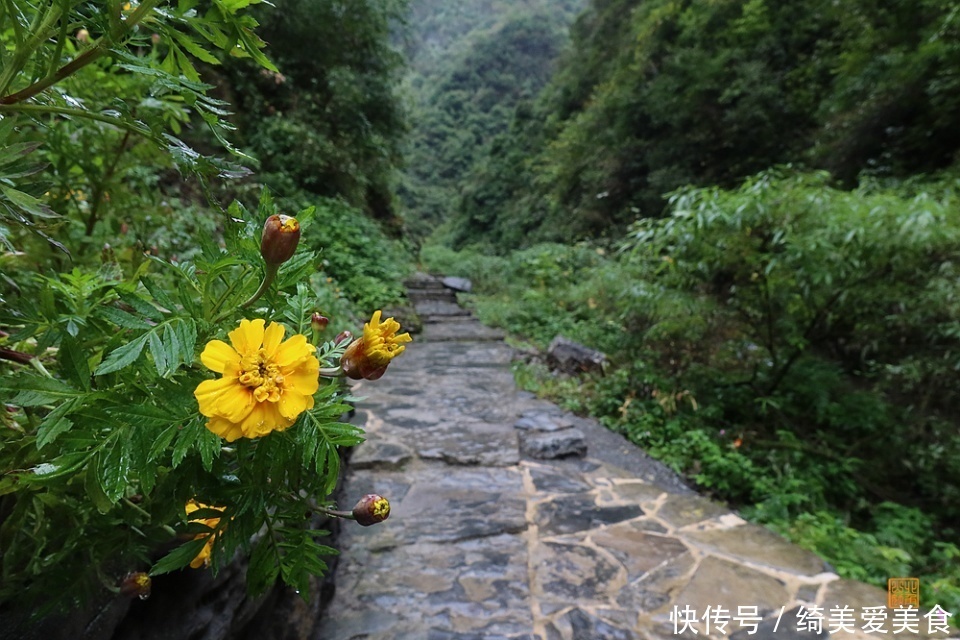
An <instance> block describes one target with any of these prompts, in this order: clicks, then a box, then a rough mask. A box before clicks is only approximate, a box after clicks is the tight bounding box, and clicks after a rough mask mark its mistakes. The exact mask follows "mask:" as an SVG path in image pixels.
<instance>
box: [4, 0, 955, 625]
mask: <svg viewBox="0 0 960 640" xmlns="http://www.w3.org/2000/svg"><path fill="white" fill-rule="evenodd" d="M958 114H960V9H958V8H957V6H956V3H955V2H948V1H947V0H918V1H916V2H910V3H908V2H893V3H891V2H878V1H876V0H839V1H838V0H803V1H800V0H791V1H786V2H776V1H774V0H736V1H734V0H524V1H522V2H510V1H508V0H470V1H464V2H444V1H443V0H274V2H273V3H265V2H257V1H256V0H254V1H250V0H202V1H200V0H181V1H179V2H171V1H170V0H142V1H141V2H131V3H126V2H120V1H119V0H91V1H89V2H73V1H67V2H62V1H60V0H39V1H30V2H28V1H26V0H5V1H4V2H0V402H2V404H3V408H2V409H3V410H2V411H0V544H2V557H0V576H2V580H0V619H4V620H6V619H9V616H13V618H14V619H16V618H18V617H19V615H20V614H19V613H18V612H20V611H22V609H21V604H22V603H23V602H25V601H26V602H33V603H36V602H43V604H44V607H36V608H35V609H30V610H31V611H34V612H35V613H37V614H38V615H39V614H41V613H44V612H46V611H49V610H52V609H53V608H55V607H65V606H73V605H76V604H78V603H80V602H81V600H82V599H83V598H84V597H94V598H102V597H110V594H116V593H118V592H120V591H121V590H122V589H127V590H129V589H130V588H134V589H135V588H137V585H139V584H142V580H145V579H146V577H147V573H150V574H151V575H160V574H163V573H167V572H171V571H174V570H178V569H179V568H182V567H186V566H188V565H189V566H195V567H202V566H208V565H209V566H212V567H213V568H214V569H217V568H219V567H222V566H224V565H225V564H226V563H227V562H228V561H229V560H230V558H232V557H234V555H235V554H236V553H240V554H242V555H247V556H249V557H250V558H251V564H250V567H251V569H250V572H249V576H248V579H249V588H250V592H251V593H260V592H263V591H265V590H266V589H268V588H270V587H271V585H273V584H274V582H276V581H277V579H278V578H279V579H281V580H282V581H283V582H285V583H286V584H288V585H291V586H292V587H293V588H295V589H297V590H298V591H301V592H302V593H304V594H306V593H307V591H309V589H310V588H311V586H314V587H315V586H316V583H315V581H313V580H314V576H316V575H318V574H320V573H322V572H323V571H324V570H325V569H326V565H325V563H324V560H323V557H324V556H326V555H328V554H329V553H331V552H332V550H331V549H329V548H328V547H326V546H325V544H324V542H323V540H322V539H320V538H319V535H318V534H317V533H316V532H315V531H313V530H312V529H311V520H310V519H311V518H312V517H313V516H314V515H316V514H318V513H321V514H327V515H329V513H330V512H329V507H330V506H331V505H330V502H329V496H330V495H331V492H332V491H333V489H334V487H335V486H336V483H337V478H338V472H339V460H340V458H339V456H338V448H339V447H346V446H350V445H353V444H356V443H358V442H360V440H361V438H362V434H360V433H358V430H357V429H356V428H354V427H352V426H351V425H348V424H344V423H341V422H340V416H341V415H342V414H343V413H344V412H345V411H346V410H347V409H348V408H349V407H348V405H347V403H348V402H349V400H350V398H349V395H348V394H347V392H346V391H345V387H344V386H343V384H342V383H343V376H344V375H347V373H348V372H357V371H360V372H366V375H367V376H368V377H370V378H372V377H374V376H376V377H379V376H380V375H384V373H385V371H386V366H387V364H388V363H389V359H390V357H393V356H392V354H397V355H398V354H399V353H402V348H401V347H402V345H403V343H404V342H405V341H406V340H407V339H408V338H409V336H407V335H405V334H404V333H402V332H401V331H403V330H402V329H400V328H399V327H397V326H395V325H396V323H394V322H393V321H384V320H382V317H381V316H382V315H383V316H386V315H388V314H381V310H382V309H385V308H386V309H389V308H391V307H394V306H395V305H402V303H403V279H404V277H405V276H406V275H407V274H408V273H409V272H410V271H412V270H413V269H414V268H415V266H419V267H420V268H424V269H429V270H432V271H435V272H437V273H443V274H446V275H462V276H467V277H469V278H471V280H472V281H473V283H474V285H475V288H474V290H475V294H474V295H471V296H464V297H463V301H464V302H465V303H467V304H470V305H472V306H473V307H475V309H476V311H477V313H478V315H479V316H480V317H481V319H482V320H484V321H485V322H488V323H491V324H495V325H498V326H501V327H503V328H505V329H507V330H508V333H509V335H510V340H511V341H512V343H513V344H514V345H515V346H517V347H518V348H519V349H521V350H522V351H524V352H527V353H528V354H536V353H537V352H539V351H542V350H543V349H544V348H545V347H546V345H547V344H548V343H549V342H550V340H551V339H552V338H553V337H554V336H556V335H564V336H566V337H568V338H571V339H574V340H577V341H579V342H582V343H584V344H586V345H588V346H590V347H593V348H596V349H599V350H602V351H603V352H605V353H606V354H607V355H608V356H609V366H608V367H607V369H606V371H605V372H604V373H603V374H602V375H584V376H580V377H566V376H561V375H556V374H554V373H552V372H550V371H549V370H548V369H547V368H546V367H545V366H544V365H543V364H542V363H541V361H540V360H539V359H538V358H537V357H536V356H535V355H532V356H531V357H530V358H528V360H529V362H527V363H517V364H516V365H515V374H516V377H517V380H518V381H519V382H520V383H521V384H522V385H524V386H525V387H526V388H528V389H531V390H534V391H536V392H538V393H540V394H543V395H545V396H548V397H551V398H553V399H555V400H556V401H557V402H559V403H561V404H563V405H564V406H565V407H566V408H568V409H570V410H573V411H576V412H580V413H583V414H590V415H594V416H596V417H598V418H599V419H600V420H601V421H602V422H603V423H604V424H605V425H607V426H608V427H609V428H611V429H613V430H615V431H618V432H620V433H622V434H624V435H625V436H626V437H628V438H630V439H631V440H632V441H634V442H635V443H637V444H638V445H640V446H641V447H643V448H644V449H645V450H647V451H649V452H650V453H651V454H652V455H653V456H655V457H657V458H658V459H660V460H662V461H663V462H664V463H666V464H667V465H669V466H671V467H672V468H673V469H675V470H676V471H677V472H678V473H680V474H682V475H683V477H684V478H685V479H687V481H688V482H689V483H690V484H691V485H692V486H695V487H696V488H697V489H698V490H699V491H701V492H702V493H704V494H707V495H710V496H711V497H713V498H716V499H718V500H722V501H725V502H727V503H728V504H730V505H731V506H733V507H735V508H737V509H739V511H740V512H741V513H742V514H743V515H744V516H745V517H747V518H749V519H751V520H753V521H756V522H759V523H762V524H765V525H767V526H769V527H770V528H772V529H774V530H776V531H779V532H781V533H783V534H784V535H785V536H787V537H788V538H790V539H791V540H793V541H795V542H797V543H798V544H801V545H803V546H806V547H807V548H810V549H813V550H814V551H816V552H818V553H819V554H821V555H822V556H823V557H824V558H825V559H827V560H828V561H829V562H830V563H831V565H832V566H833V567H834V568H835V569H836V571H837V572H838V573H840V574H842V575H843V576H845V577H850V578H855V579H861V580H867V581H871V582H874V583H876V584H878V585H882V584H883V583H884V581H885V580H886V579H887V578H889V577H893V576H917V577H920V578H921V579H922V585H923V590H924V592H923V598H924V602H925V603H934V602H937V603H939V604H941V605H942V606H943V607H944V608H946V609H947V610H951V611H956V610H957V609H958V608H960V587H958V585H960V507H958V505H960V431H958V428H960V423H958V421H957V416H958V415H960V393H958V389H960V373H958V372H960V359H958V358H960V287H958V282H960V273H958V265H960V121H958ZM418 262H419V264H417V263H418ZM367 319H369V322H365V321H366V320H367ZM361 327H362V328H361ZM349 331H352V332H354V333H355V334H357V336H358V337H356V338H354V336H351V335H350V334H349V333H345V332H349ZM368 335H369V336H371V337H370V344H372V343H374V342H377V341H378V342H377V344H381V343H383V344H387V345H389V346H390V348H391V354H390V355H389V357H388V356H385V355H384V354H383V353H382V352H381V353H375V351H376V350H375V349H373V348H372V347H370V345H369V344H367V343H365V342H364V340H363V339H362V337H360V336H368ZM282 338H287V339H286V340H284V341H283V342H281V339H282ZM374 338H376V340H374ZM227 340H229V341H230V344H229V345H228V344H227V342H226V341H227ZM231 345H232V346H231ZM368 347H370V348H368ZM251 363H253V364H251ZM228 364H230V366H231V367H233V368H234V369H236V371H235V373H237V376H235V377H233V378H231V377H230V376H229V375H228V374H227V373H228V371H227V370H228V369H229V367H228ZM374 365H376V366H374ZM231 370H232V369H231ZM215 375H222V376H223V377H220V378H217V377H214V376H215ZM387 375H389V373H387ZM361 377H362V376H361ZM241 378H242V380H243V382H238V381H240V380H241ZM315 383H316V385H317V386H314V384H315ZM283 385H287V386H283ZM240 387H243V388H240ZM251 389H254V390H251ZM280 391H283V393H288V396H287V397H288V398H292V400H290V401H289V402H285V403H283V404H282V405H281V404H279V400H278V398H279V397H280V395H279V394H280ZM271 403H272V404H271ZM274 405H276V406H274ZM251 416H252V417H251ZM274 432H276V433H274ZM337 513H340V515H341V516H342V515H343V512H337ZM228 523H229V526H227V525H228ZM254 534H258V535H257V536H255V535H254ZM177 541H180V542H184V541H185V544H180V545H179V546H177V544H174V543H175V542H177ZM170 548H173V549H174V550H173V551H172V552H170V553H168V554H165V555H164V554H158V553H157V550H158V549H165V550H169V549H170ZM127 572H133V573H132V574H130V575H136V576H140V578H138V580H141V582H137V581H136V580H135V581H134V582H133V583H132V585H129V584H124V585H120V584H118V583H117V580H116V579H115V578H116V577H117V576H123V575H125V574H126V573H127ZM51 594H58V597H56V598H54V597H51ZM126 595H129V593H127V594H126ZM954 622H956V619H955V620H954Z"/></svg>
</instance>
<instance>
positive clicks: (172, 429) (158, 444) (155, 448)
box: [147, 424, 180, 466]
mask: <svg viewBox="0 0 960 640" xmlns="http://www.w3.org/2000/svg"><path fill="white" fill-rule="evenodd" d="M179 432H180V425H178V424H172V425H170V426H169V427H167V428H166V429H164V430H163V431H161V432H160V435H158V436H157V437H156V439H155V440H154V441H153V444H152V445H150V453H148V454H147V460H149V461H153V460H157V459H158V458H159V457H160V456H161V455H163V452H164V451H166V450H167V447H169V446H170V443H171V442H173V439H174V438H175V437H176V435H177V433H179ZM174 466H176V465H174Z"/></svg>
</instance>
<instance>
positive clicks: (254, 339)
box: [229, 318, 265, 356]
mask: <svg viewBox="0 0 960 640" xmlns="http://www.w3.org/2000/svg"><path fill="white" fill-rule="evenodd" d="M264 323H265V321H264V320H263V318H257V319H256V320H241V321H240V326H239V327H237V328H236V329H234V330H233V331H231V332H230V333H229V336H230V342H232V343H233V348H234V349H236V350H237V352H238V353H239V354H240V355H241V356H248V355H252V354H255V353H256V352H257V351H259V350H260V345H262V344H263V325H264Z"/></svg>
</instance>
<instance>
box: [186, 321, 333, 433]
mask: <svg viewBox="0 0 960 640" xmlns="http://www.w3.org/2000/svg"><path fill="white" fill-rule="evenodd" d="M264 324H265V322H264V320H262V319H259V318H258V319H257V320H241V321H240V326H239V327H238V328H236V329H234V330H233V331H231V332H230V334H229V335H230V342H231V344H232V345H233V346H232V347H231V346H230V345H229V344H227V343H226V342H223V341H222V340H211V341H210V342H208V343H207V346H206V348H204V350H203V353H201V354H200V360H201V361H202V362H203V364H204V365H205V366H206V367H207V368H208V369H211V370H212V371H216V372H217V373H222V374H223V377H222V378H219V379H216V380H204V381H203V382H201V383H200V384H199V385H198V386H197V389H196V391H194V392H193V395H194V396H195V397H196V398H197V402H199V403H200V413H202V414H203V415H205V416H207V417H208V418H210V420H208V421H207V429H210V431H212V432H214V433H215V434H217V435H218V436H221V437H223V438H225V439H226V440H227V441H228V442H233V441H234V440H236V439H237V438H258V437H260V436H265V435H267V434H268V433H270V432H271V431H283V430H284V429H286V428H287V427H289V426H290V425H292V424H293V423H294V422H296V420H297V416H299V415H300V414H301V413H303V412H304V411H306V410H307V409H311V408H313V394H314V393H316V391H317V389H318V388H319V386H320V383H319V380H318V377H317V376H318V374H319V372H320V362H319V361H318V360H317V357H316V355H315V354H316V350H315V349H314V347H313V346H312V345H311V344H310V343H309V342H307V338H306V336H303V335H300V334H297V335H295V336H292V337H291V338H290V339H289V340H286V341H283V334H284V329H283V326H282V325H280V324H277V323H276V322H271V323H270V326H268V327H267V328H266V329H264V326H263V325H264ZM282 341H283V342H282Z"/></svg>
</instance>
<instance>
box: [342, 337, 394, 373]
mask: <svg viewBox="0 0 960 640" xmlns="http://www.w3.org/2000/svg"><path fill="white" fill-rule="evenodd" d="M387 364H389V362H388V363H380V362H376V361H374V360H371V359H370V358H368V357H367V356H366V353H365V348H364V342H363V338H358V339H356V340H354V341H353V342H352V343H351V344H350V346H349V347H347V350H346V351H344V352H343V357H342V358H340V368H341V369H342V370H343V375H345V376H347V377H348V378H350V379H351V380H379V379H380V378H382V377H383V374H384V373H386V371H387Z"/></svg>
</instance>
